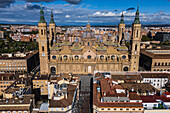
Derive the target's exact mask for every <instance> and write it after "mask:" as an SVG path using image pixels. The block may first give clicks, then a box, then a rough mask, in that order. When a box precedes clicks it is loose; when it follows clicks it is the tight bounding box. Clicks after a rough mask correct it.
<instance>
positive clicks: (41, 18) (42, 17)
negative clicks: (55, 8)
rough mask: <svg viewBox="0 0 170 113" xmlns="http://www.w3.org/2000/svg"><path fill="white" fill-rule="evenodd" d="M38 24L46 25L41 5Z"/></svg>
mask: <svg viewBox="0 0 170 113" xmlns="http://www.w3.org/2000/svg"><path fill="white" fill-rule="evenodd" d="M39 23H46V21H45V19H44V11H43V7H42V4H41V10H40V21H39Z"/></svg>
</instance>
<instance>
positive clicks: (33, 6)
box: [25, 3, 45, 10]
mask: <svg viewBox="0 0 170 113" xmlns="http://www.w3.org/2000/svg"><path fill="white" fill-rule="evenodd" d="M25 8H26V9H27V10H34V9H41V6H40V5H37V4H34V5H33V4H31V3H27V4H25ZM44 8H45V7H43V9H44Z"/></svg>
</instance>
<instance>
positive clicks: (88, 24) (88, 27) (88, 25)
mask: <svg viewBox="0 0 170 113" xmlns="http://www.w3.org/2000/svg"><path fill="white" fill-rule="evenodd" d="M86 27H87V28H86V31H89V32H90V31H91V29H90V22H89V16H88V23H87V26H86Z"/></svg>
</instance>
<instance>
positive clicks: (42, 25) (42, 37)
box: [38, 4, 49, 75]
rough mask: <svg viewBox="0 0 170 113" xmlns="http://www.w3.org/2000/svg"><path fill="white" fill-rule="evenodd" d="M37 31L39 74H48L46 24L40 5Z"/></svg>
mask: <svg viewBox="0 0 170 113" xmlns="http://www.w3.org/2000/svg"><path fill="white" fill-rule="evenodd" d="M38 29H39V41H38V42H39V57H40V74H42V75H46V74H48V61H49V47H48V37H47V23H46V21H45V19H44V11H43V8H42V4H41V10H40V21H39V22H38Z"/></svg>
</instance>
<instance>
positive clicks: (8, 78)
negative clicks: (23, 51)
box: [0, 73, 16, 95]
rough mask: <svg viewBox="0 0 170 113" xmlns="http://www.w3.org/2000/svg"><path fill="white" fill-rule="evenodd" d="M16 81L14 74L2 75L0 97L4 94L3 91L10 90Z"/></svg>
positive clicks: (0, 75) (0, 76)
mask: <svg viewBox="0 0 170 113" xmlns="http://www.w3.org/2000/svg"><path fill="white" fill-rule="evenodd" d="M15 80H16V76H15V75H14V74H9V73H0V95H2V94H3V91H4V90H5V89H6V88H8V87H9V86H10V85H11V84H12V83H14V82H15Z"/></svg>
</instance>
